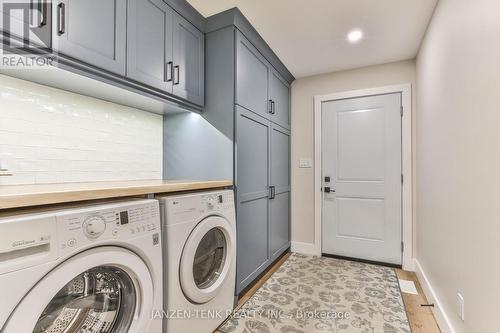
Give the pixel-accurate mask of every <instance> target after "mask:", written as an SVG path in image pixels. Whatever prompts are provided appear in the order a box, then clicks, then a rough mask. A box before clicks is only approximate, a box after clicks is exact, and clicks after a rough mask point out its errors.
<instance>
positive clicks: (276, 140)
mask: <svg viewBox="0 0 500 333" xmlns="http://www.w3.org/2000/svg"><path fill="white" fill-rule="evenodd" d="M270 168H271V185H272V186H273V187H274V189H273V193H272V196H271V200H270V201H269V202H270V210H271V214H270V215H271V218H270V222H269V224H270V225H269V233H270V250H271V260H274V259H275V258H277V257H278V256H279V255H281V254H282V253H283V251H284V250H286V249H287V248H288V247H289V246H290V132H289V131H288V130H286V129H284V128H281V127H280V126H276V125H272V127H271V167H270Z"/></svg>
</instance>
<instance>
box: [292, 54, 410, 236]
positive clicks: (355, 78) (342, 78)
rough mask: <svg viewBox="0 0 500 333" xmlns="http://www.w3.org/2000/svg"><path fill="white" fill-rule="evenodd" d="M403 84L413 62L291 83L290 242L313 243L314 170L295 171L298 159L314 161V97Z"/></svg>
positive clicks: (297, 166) (336, 73) (332, 74)
mask: <svg viewBox="0 0 500 333" xmlns="http://www.w3.org/2000/svg"><path fill="white" fill-rule="evenodd" d="M404 83H411V84H412V86H414V84H415V62H414V61H413V60H409V61H401V62H395V63H390V64H385V65H378V66H370V67H365V68H360V69H355V70H349V71H343V72H335V73H330V74H323V75H317V76H311V77H306V78H302V79H298V80H296V81H295V82H294V83H293V84H292V161H291V163H292V242H300V243H306V244H310V243H313V242H314V191H313V185H314V184H313V182H314V167H313V168H308V169H301V168H299V158H301V157H306V158H311V159H313V158H314V129H313V98H314V96H316V95H323V94H329V93H335V92H343V91H349V90H358V89H367V88H374V87H381V86H388V85H396V84H404ZM413 109H414V110H415V108H413ZM413 114H414V116H415V111H414V112H413Z"/></svg>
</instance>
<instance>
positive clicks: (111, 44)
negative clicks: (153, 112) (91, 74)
mask: <svg viewBox="0 0 500 333" xmlns="http://www.w3.org/2000/svg"><path fill="white" fill-rule="evenodd" d="M126 6H127V1H126V0H59V1H54V2H53V3H52V17H53V20H52V21H53V23H52V36H53V48H54V50H55V51H57V52H59V53H61V54H63V55H65V56H69V57H71V58H74V59H77V60H80V61H83V62H86V63H88V64H90V65H93V66H95V67H99V68H101V69H104V70H107V71H110V72H113V73H116V74H120V75H125V58H126V51H125V47H126V23H127V17H126V13H127V8H126ZM141 23H143V24H145V22H141Z"/></svg>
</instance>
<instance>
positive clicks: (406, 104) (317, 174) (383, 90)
mask: <svg viewBox="0 0 500 333" xmlns="http://www.w3.org/2000/svg"><path fill="white" fill-rule="evenodd" d="M392 93H401V103H402V106H403V117H402V119H401V132H402V133H401V147H402V154H401V158H402V172H403V177H404V181H403V188H402V207H401V208H402V237H401V239H402V241H403V243H404V250H403V256H402V266H403V269H404V270H408V271H413V234H414V228H413V199H412V194H413V186H412V183H413V165H412V154H413V149H412V86H411V84H410V83H406V84H400V85H393V86H384V87H376V88H370V89H361V90H351V91H344V92H337V93H332V94H326V95H317V96H314V252H315V253H314V254H315V255H318V256H321V253H322V251H321V248H322V246H321V234H322V227H323V226H322V221H321V217H322V194H323V192H322V191H321V187H322V182H321V177H322V175H321V168H322V154H321V151H322V147H321V139H322V133H321V121H322V120H321V105H322V103H323V102H326V101H335V100H340V99H346V98H356V97H364V96H373V95H383V94H392Z"/></svg>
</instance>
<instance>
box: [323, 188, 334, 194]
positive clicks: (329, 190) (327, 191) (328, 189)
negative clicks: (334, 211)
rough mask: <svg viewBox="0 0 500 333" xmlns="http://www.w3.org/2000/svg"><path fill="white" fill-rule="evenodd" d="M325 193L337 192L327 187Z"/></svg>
mask: <svg viewBox="0 0 500 333" xmlns="http://www.w3.org/2000/svg"><path fill="white" fill-rule="evenodd" d="M323 192H325V193H334V192H335V190H334V189H332V188H330V187H328V186H325V187H323Z"/></svg>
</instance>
